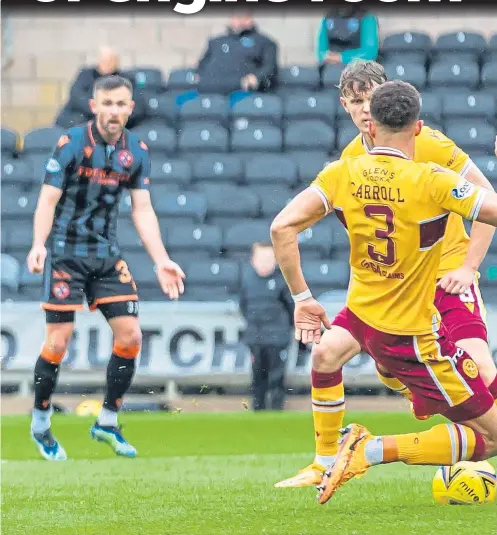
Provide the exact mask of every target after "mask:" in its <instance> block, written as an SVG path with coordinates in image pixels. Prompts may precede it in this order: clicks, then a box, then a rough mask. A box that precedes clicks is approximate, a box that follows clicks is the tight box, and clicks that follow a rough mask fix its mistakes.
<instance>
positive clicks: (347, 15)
mask: <svg viewBox="0 0 497 535" xmlns="http://www.w3.org/2000/svg"><path fill="white" fill-rule="evenodd" d="M378 48H379V37H378V21H377V19H376V17H375V16H374V15H371V14H370V13H366V12H365V11H364V10H361V9H360V8H357V7H339V8H333V9H330V10H329V11H328V13H327V14H326V16H325V17H323V19H322V20H321V25H320V27H319V31H318V36H317V50H316V55H317V60H318V62H319V64H320V65H325V64H327V63H335V64H336V63H343V64H344V65H347V64H348V63H351V62H352V61H354V60H357V59H364V60H375V59H376V58H377V56H378Z"/></svg>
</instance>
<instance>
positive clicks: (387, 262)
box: [364, 204, 397, 266]
mask: <svg viewBox="0 0 497 535" xmlns="http://www.w3.org/2000/svg"><path fill="white" fill-rule="evenodd" d="M364 213H365V214H366V216H367V217H375V216H384V217H385V223H386V225H387V228H386V229H379V228H377V229H376V231H375V236H376V238H378V239H379V240H386V242H387V252H386V254H384V253H379V252H378V251H377V250H376V249H375V246H374V245H373V244H371V243H368V254H369V256H370V258H372V259H373V260H374V261H375V262H378V263H379V264H383V265H384V266H393V265H394V264H395V262H396V260H397V256H396V253H395V242H394V241H393V239H392V238H391V237H390V236H391V234H393V232H394V231H395V225H394V223H393V218H394V213H393V210H392V209H391V208H390V206H387V205H386V204H366V206H364Z"/></svg>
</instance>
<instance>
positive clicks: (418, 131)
mask: <svg viewBox="0 0 497 535" xmlns="http://www.w3.org/2000/svg"><path fill="white" fill-rule="evenodd" d="M424 124H425V123H424V121H421V120H419V121H416V130H415V132H414V133H415V135H416V136H419V134H421V129H422V128H423V126H424Z"/></svg>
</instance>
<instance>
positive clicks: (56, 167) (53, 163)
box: [45, 158, 61, 173]
mask: <svg viewBox="0 0 497 535" xmlns="http://www.w3.org/2000/svg"><path fill="white" fill-rule="evenodd" d="M45 169H46V170H47V172H48V173H58V172H59V171H60V169H61V168H60V163H59V162H58V161H57V160H56V159H55V158H50V160H48V162H47V165H46V166H45Z"/></svg>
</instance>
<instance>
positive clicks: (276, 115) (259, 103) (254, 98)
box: [231, 93, 283, 125]
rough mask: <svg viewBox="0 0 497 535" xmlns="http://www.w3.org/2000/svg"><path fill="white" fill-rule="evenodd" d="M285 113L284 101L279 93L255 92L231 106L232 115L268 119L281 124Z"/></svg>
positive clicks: (275, 123) (233, 116) (249, 118)
mask: <svg viewBox="0 0 497 535" xmlns="http://www.w3.org/2000/svg"><path fill="white" fill-rule="evenodd" d="M282 115H283V101H282V99H281V98H280V97H279V96H277V95H268V94H264V93H254V94H252V95H249V96H247V97H244V98H242V99H241V100H239V101H238V102H236V103H235V104H234V106H233V107H232V108H231V117H232V119H234V120H236V119H238V118H244V119H248V120H251V119H256V120H261V119H263V120H264V121H268V122H270V123H271V124H273V125H279V124H280V123H281V118H282Z"/></svg>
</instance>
